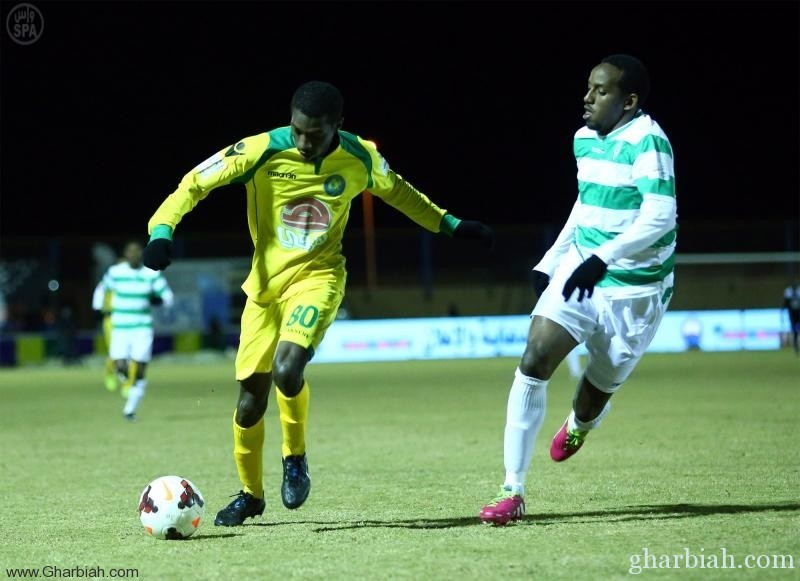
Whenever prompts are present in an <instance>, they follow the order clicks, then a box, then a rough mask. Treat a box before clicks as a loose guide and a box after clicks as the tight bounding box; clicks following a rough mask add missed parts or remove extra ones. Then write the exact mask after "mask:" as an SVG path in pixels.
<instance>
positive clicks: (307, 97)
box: [292, 81, 344, 122]
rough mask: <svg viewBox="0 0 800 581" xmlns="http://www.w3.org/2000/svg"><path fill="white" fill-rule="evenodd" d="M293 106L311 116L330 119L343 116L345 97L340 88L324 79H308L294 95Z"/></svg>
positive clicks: (337, 119)
mask: <svg viewBox="0 0 800 581" xmlns="http://www.w3.org/2000/svg"><path fill="white" fill-rule="evenodd" d="M292 108H293V109H297V110H298V111H300V112H301V113H304V114H306V115H308V116H309V117H325V118H327V119H328V121H334V122H336V121H339V119H341V118H342V109H343V108H344V98H343V97H342V94H341V93H340V92H339V89H337V88H336V87H334V86H333V85H331V84H330V83H326V82H324V81H308V82H307V83H303V84H302V85H300V86H299V87H298V88H297V90H296V91H295V92H294V95H293V96H292Z"/></svg>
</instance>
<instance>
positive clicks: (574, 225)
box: [535, 111, 677, 295]
mask: <svg viewBox="0 0 800 581" xmlns="http://www.w3.org/2000/svg"><path fill="white" fill-rule="evenodd" d="M574 152H575V159H576V161H577V165H578V200H577V201H576V202H575V206H574V207H573V210H572V213H571V214H570V217H569V220H568V221H567V224H566V226H565V227H564V230H562V233H561V235H560V236H559V239H558V240H557V241H556V244H555V245H554V246H553V247H552V248H551V249H550V250H549V251H548V252H547V254H545V257H544V258H543V259H542V261H541V262H540V263H539V264H538V265H537V266H536V267H535V270H539V271H542V272H545V273H547V274H549V275H551V276H552V274H553V271H554V270H555V268H556V267H557V266H558V262H559V261H560V259H561V258H563V257H564V255H565V254H566V253H567V251H568V250H569V247H570V246H573V250H574V249H577V251H578V253H580V256H581V258H582V259H584V260H585V259H586V258H588V257H589V256H591V255H592V254H595V255H597V256H598V258H600V259H602V260H603V261H604V262H606V264H608V272H607V274H606V276H605V277H604V278H603V279H602V280H601V281H600V282H599V283H598V285H597V286H598V287H599V288H601V289H603V290H604V291H605V292H606V293H611V294H616V295H641V294H643V293H646V292H648V288H647V287H660V286H661V285H662V281H665V279H667V278H668V277H669V280H671V279H672V276H671V275H672V271H673V266H674V262H675V242H676V231H677V224H676V216H677V206H676V203H675V171H674V166H673V154H672V146H671V145H670V143H669V139H667V136H666V134H665V133H664V131H662V129H661V127H659V125H658V124H657V123H656V122H655V121H654V120H653V119H651V118H650V116H649V115H646V114H645V113H643V112H642V111H639V112H638V113H637V114H636V116H635V117H634V118H633V119H632V120H631V121H630V122H629V123H627V124H626V125H624V126H622V127H620V128H618V129H616V130H615V131H612V132H611V133H609V134H608V135H606V136H605V137H600V136H599V135H598V134H597V132H596V131H594V130H592V129H589V128H588V127H586V126H584V127H582V128H581V129H579V130H578V131H577V132H576V133H575V139H574Z"/></svg>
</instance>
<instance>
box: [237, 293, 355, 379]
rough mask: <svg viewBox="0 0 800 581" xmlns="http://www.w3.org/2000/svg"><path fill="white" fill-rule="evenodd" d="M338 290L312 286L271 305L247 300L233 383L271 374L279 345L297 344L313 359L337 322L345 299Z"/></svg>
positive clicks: (243, 313)
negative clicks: (335, 321)
mask: <svg viewBox="0 0 800 581" xmlns="http://www.w3.org/2000/svg"><path fill="white" fill-rule="evenodd" d="M341 287H342V285H340V284H338V283H327V284H323V285H320V286H312V287H310V288H307V289H303V290H302V291H300V292H298V293H296V294H292V295H291V296H289V297H287V298H286V299H283V298H281V299H278V300H276V301H274V302H270V303H257V302H255V301H253V300H251V299H249V298H248V299H247V302H246V303H245V305H244V311H243V312H242V331H241V334H240V336H239V350H238V352H237V353H236V379H237V380H242V379H246V378H248V377H250V376H251V375H252V374H254V373H269V372H270V371H272V360H273V359H274V357H275V351H276V350H277V349H278V343H279V342H280V341H288V342H290V343H296V344H297V345H300V346H301V347H305V348H307V349H310V350H311V354H312V355H313V353H314V349H316V348H317V347H318V346H319V344H320V343H321V342H322V338H323V337H324V336H325V332H326V331H327V330H328V327H330V326H331V323H333V321H334V320H335V319H336V312H337V311H338V310H339V305H340V304H341V302H342V297H343V296H344V290H343V289H342V288H341Z"/></svg>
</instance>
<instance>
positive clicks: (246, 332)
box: [145, 81, 493, 526]
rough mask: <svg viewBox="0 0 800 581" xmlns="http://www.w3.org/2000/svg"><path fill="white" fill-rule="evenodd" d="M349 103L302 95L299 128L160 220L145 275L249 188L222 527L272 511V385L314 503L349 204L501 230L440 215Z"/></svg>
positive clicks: (291, 461) (250, 148) (245, 148)
mask: <svg viewBox="0 0 800 581" xmlns="http://www.w3.org/2000/svg"><path fill="white" fill-rule="evenodd" d="M342 106H343V100H342V96H341V94H340V93H339V91H338V90H337V89H336V88H335V87H334V86H332V85H330V84H328V83H323V82H318V81H312V82H309V83H306V84H304V85H302V86H300V87H299V88H298V89H297V91H296V92H295V94H294V96H293V98H292V102H291V125H290V126H288V127H281V128H278V129H274V130H272V131H269V132H267V133H261V134H259V135H254V136H252V137H247V138H245V139H243V140H241V141H239V142H238V143H235V144H234V145H231V146H230V147H228V148H225V149H223V150H222V151H220V152H219V153H217V154H215V155H213V156H212V157H211V158H209V159H208V160H206V161H205V162H203V163H201V164H200V165H199V166H197V167H196V168H195V169H194V170H192V171H191V172H189V173H188V174H187V175H186V176H185V177H184V178H183V180H182V181H181V183H180V185H179V186H178V189H177V190H176V191H175V192H174V193H173V194H172V195H170V196H169V197H168V198H167V199H166V200H165V201H164V203H163V204H162V205H161V207H160V208H159V209H158V210H157V211H156V213H155V215H154V216H153V217H152V218H151V219H150V222H149V231H150V234H151V239H150V243H149V244H148V246H147V248H146V249H145V264H147V265H148V266H150V267H151V268H155V269H159V270H160V269H163V268H166V267H167V266H168V265H169V263H170V254H171V247H172V241H171V239H172V233H173V230H174V228H175V226H176V225H177V224H178V222H180V220H181V218H182V217H183V216H184V215H185V214H186V213H187V212H189V211H190V210H191V209H192V208H194V206H195V205H196V204H197V203H198V202H199V201H200V200H202V199H203V198H205V197H206V196H207V195H208V193H209V192H210V191H211V190H213V189H214V188H216V187H218V186H222V185H225V184H230V183H242V184H244V185H245V188H246V190H247V217H248V223H249V227H250V235H251V237H252V239H253V244H254V246H255V250H254V253H253V263H252V269H251V271H250V274H249V276H248V277H247V280H246V281H245V282H244V284H243V286H242V288H243V289H244V291H245V293H246V294H247V302H246V305H245V308H244V312H243V313H242V322H241V337H240V342H239V350H238V353H237V357H236V379H237V380H239V382H240V385H241V388H240V393H239V402H238V405H237V407H236V410H235V412H234V417H233V439H234V458H235V461H236V467H237V470H238V473H239V478H240V480H241V482H242V490H241V491H240V492H239V494H238V495H237V498H236V499H235V500H234V501H232V502H231V503H230V504H229V505H228V506H227V507H225V508H224V509H223V510H221V511H220V512H219V513H218V514H217V517H216V519H215V521H214V523H215V524H217V525H225V526H231V525H240V524H242V523H243V522H244V520H245V519H246V518H248V517H252V516H255V515H260V514H262V513H263V511H264V506H265V504H264V500H263V497H264V492H263V485H262V446H263V441H264V420H263V416H264V412H265V410H266V407H267V394H268V393H269V388H270V386H271V384H272V382H273V381H274V382H275V385H276V387H277V391H276V396H277V401H278V407H279V411H280V422H281V427H282V430H283V448H282V455H283V484H282V487H281V496H282V500H283V504H284V505H285V506H286V507H287V508H297V507H299V506H300V505H302V504H303V502H305V500H306V498H307V497H308V493H309V490H310V486H311V481H310V479H309V476H308V467H307V462H306V445H305V425H306V418H307V415H308V403H309V392H310V388H309V385H308V382H307V381H306V380H305V377H304V369H305V366H306V364H307V363H308V361H309V360H310V359H311V357H312V356H313V353H314V348H315V347H317V346H318V345H319V343H320V341H322V337H323V335H324V334H325V331H326V330H327V328H328V326H329V325H330V324H331V322H333V320H334V319H335V317H336V311H337V309H338V307H339V304H340V303H341V301H342V296H343V294H344V289H345V279H346V272H345V260H344V257H343V255H342V235H343V232H344V229H345V225H346V224H347V218H348V213H349V209H350V204H351V202H352V200H353V198H355V197H356V196H357V195H358V194H360V193H361V192H363V191H365V190H367V191H370V192H371V193H373V194H375V195H376V196H378V197H380V198H382V199H383V200H384V201H385V202H387V203H388V204H390V205H391V206H393V207H395V208H396V209H398V210H399V211H401V212H403V213H404V214H405V215H407V216H408V217H409V218H411V219H412V220H414V221H415V222H416V223H417V224H419V225H420V226H422V227H424V228H427V229H428V230H430V231H432V232H443V233H445V234H447V235H451V236H453V237H455V238H462V239H474V240H479V241H483V242H484V243H486V245H491V243H492V241H493V233H492V230H491V229H490V228H489V227H488V226H485V225H484V224H481V223H480V222H474V221H462V220H459V219H457V218H455V217H454V216H453V215H452V214H448V213H447V212H445V210H442V209H440V208H439V207H438V206H437V205H436V204H434V203H433V202H431V201H430V200H429V199H428V198H427V197H426V196H425V195H423V194H422V193H420V192H419V191H417V190H416V189H414V188H413V187H412V186H411V185H410V184H409V183H408V182H406V181H405V180H404V179H403V178H401V177H400V176H399V175H397V174H396V173H394V172H393V171H392V170H390V169H389V166H388V164H387V163H386V161H385V160H384V159H383V158H382V157H381V156H380V155H379V154H378V152H377V150H376V148H375V146H374V145H373V144H372V143H370V142H368V141H365V140H363V139H361V138H360V137H358V136H356V135H353V134H351V133H347V132H345V131H342V130H341V125H342Z"/></svg>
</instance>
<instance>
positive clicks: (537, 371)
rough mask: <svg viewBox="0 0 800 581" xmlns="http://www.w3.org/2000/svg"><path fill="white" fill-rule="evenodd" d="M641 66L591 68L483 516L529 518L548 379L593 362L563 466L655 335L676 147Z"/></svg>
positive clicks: (669, 242)
mask: <svg viewBox="0 0 800 581" xmlns="http://www.w3.org/2000/svg"><path fill="white" fill-rule="evenodd" d="M649 87H650V82H649V75H648V73H647V69H646V68H645V67H644V65H643V64H642V63H641V62H640V61H639V60H638V59H636V58H634V57H632V56H630V55H612V56H609V57H606V58H604V59H603V60H602V61H601V63H600V64H599V65H597V66H596V67H594V69H592V71H591V74H590V75H589V86H588V89H587V92H586V95H585V96H584V99H583V101H584V109H585V112H584V115H583V119H584V121H585V122H586V126H585V127H582V128H581V129H579V130H578V131H577V133H576V134H575V140H574V153H575V159H576V160H577V165H578V199H577V200H576V201H575V204H574V206H573V208H572V212H571V213H570V215H569V218H568V219H567V222H566V224H565V226H564V228H563V229H562V231H561V233H560V234H559V236H558V238H557V239H556V241H555V243H554V244H553V246H552V247H551V248H550V249H549V250H548V251H547V252H546V253H545V255H544V256H543V257H542V259H541V261H540V262H539V263H538V264H537V265H536V266H535V267H534V281H535V287H536V291H537V293H538V295H539V300H538V301H537V303H536V307H535V308H534V310H533V314H532V321H531V326H530V331H529V335H528V342H527V346H526V348H525V352H524V353H523V355H522V359H521V360H520V363H519V367H518V368H517V370H516V373H515V378H514V381H513V383H512V385H511V391H510V393H509V397H508V407H507V417H506V427H505V435H504V464H505V470H506V476H505V481H504V483H503V485H502V486H501V488H500V493H499V494H498V495H497V496H496V497H495V498H494V500H492V501H491V502H490V503H489V504H487V505H486V506H485V507H483V509H482V510H481V512H480V517H481V519H482V520H483V521H485V522H489V523H494V524H505V523H507V522H509V521H513V520H517V519H520V518H522V516H523V515H524V513H525V500H524V496H525V477H526V475H527V472H528V468H529V466H530V461H531V456H532V454H533V449H534V444H535V441H536V436H537V434H538V432H539V428H540V427H541V425H542V421H543V420H544V413H545V402H546V394H547V384H548V382H549V380H550V377H551V376H552V375H553V372H554V371H555V369H556V367H557V366H558V365H559V363H561V361H562V360H563V359H564V357H566V356H567V354H568V353H570V352H571V351H572V350H573V349H574V348H575V347H576V346H577V345H578V344H580V343H585V345H586V349H587V351H588V354H589V360H588V362H587V365H586V368H585V370H584V372H583V376H582V377H581V378H580V380H579V381H578V385H577V389H576V392H575V397H574V399H573V405H572V410H570V413H569V415H568V417H567V419H566V421H565V422H564V424H563V425H562V426H561V429H560V430H559V431H558V432H557V433H556V435H555V437H554V438H553V442H552V444H551V447H550V456H551V458H552V459H553V460H555V461H556V462H560V461H563V460H566V459H567V458H569V457H570V456H572V455H573V454H575V453H576V452H577V451H578V450H579V449H580V447H581V446H582V445H583V443H584V440H585V439H586V436H587V434H588V433H589V432H590V431H591V430H592V429H594V428H596V427H597V426H598V424H599V423H600V421H601V420H602V419H603V418H604V417H605V416H606V414H607V413H608V411H609V399H610V398H611V396H612V395H613V394H614V393H615V392H616V391H617V390H618V389H619V387H620V386H621V385H622V383H623V382H625V380H626V379H628V377H629V376H630V374H631V372H632V371H633V369H634V367H635V366H636V364H637V363H638V362H639V360H640V359H641V357H642V355H643V354H644V352H645V350H646V349H647V347H648V345H649V344H650V342H651V340H652V339H653V336H654V335H655V333H656V330H657V329H658V326H659V324H660V322H661V319H662V317H663V314H664V312H665V311H666V309H667V306H668V304H669V301H670V297H671V296H672V289H673V278H674V276H673V264H674V261H675V259H674V257H675V240H676V236H675V233H676V230H677V226H676V215H677V213H676V203H675V172H674V169H673V154H672V146H671V145H670V142H669V140H668V139H667V136H666V134H665V133H664V131H663V130H662V129H661V127H659V125H658V124H657V123H656V122H655V121H654V120H653V119H652V118H651V117H650V116H649V115H648V114H647V113H645V112H644V110H643V109H642V106H643V105H644V102H645V100H646V99H647V95H648V93H649Z"/></svg>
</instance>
